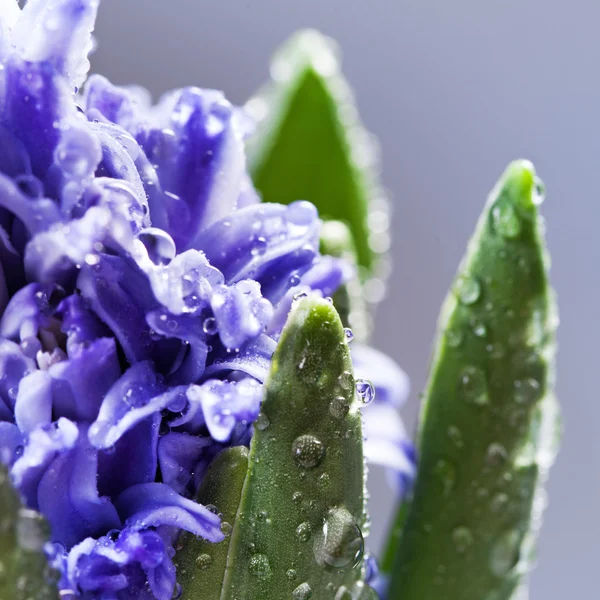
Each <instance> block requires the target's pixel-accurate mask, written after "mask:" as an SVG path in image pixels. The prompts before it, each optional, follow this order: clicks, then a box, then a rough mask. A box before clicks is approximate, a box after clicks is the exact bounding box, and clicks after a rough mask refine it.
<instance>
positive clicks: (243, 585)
mask: <svg viewBox="0 0 600 600" xmlns="http://www.w3.org/2000/svg"><path fill="white" fill-rule="evenodd" d="M300 363H302V368H301V369H300V368H298V365H299V364H300ZM324 366H326V368H324ZM332 402H335V408H334V409H332V407H331V404H332ZM359 407H360V403H359V402H358V400H357V399H356V398H355V388H354V377H353V375H352V362H351V359H350V352H349V348H348V344H347V343H346V341H345V333H344V328H343V325H342V323H341V321H340V318H339V316H338V314H337V312H336V311H335V309H334V307H333V306H332V305H331V304H330V303H329V302H327V301H326V300H322V299H319V298H316V297H314V296H311V297H307V298H303V299H301V300H299V301H298V302H297V303H295V305H294V306H293V308H292V313H291V315H290V317H289V320H288V323H287V324H286V326H285V328H284V330H283V333H282V336H281V339H280V341H279V344H278V346H277V350H276V352H275V355H274V356H273V363H272V368H271V373H270V376H269V379H268V381H267V383H266V396H265V399H264V402H263V406H262V411H261V414H262V415H263V420H264V422H265V423H268V425H267V426H266V427H261V428H256V429H255V431H254V436H253V439H252V443H251V446H250V453H249V464H248V468H247V474H246V477H245V481H244V484H243V490H242V493H241V500H240V502H239V506H237V507H236V509H235V512H236V516H235V520H234V521H232V523H233V530H232V533H231V537H230V541H229V544H228V545H223V546H222V547H223V548H226V552H227V558H226V565H227V566H226V568H224V567H223V565H224V562H223V557H221V558H219V559H217V555H216V552H215V549H218V548H219V546H220V544H217V545H216V546H211V545H210V544H206V543H204V542H197V543H195V542H194V544H195V546H194V549H193V551H192V550H190V551H189V552H188V550H187V549H184V550H183V552H184V553H185V554H186V555H187V554H189V560H188V563H187V564H188V565H189V566H188V567H187V569H186V570H187V574H186V575H185V576H184V577H185V578H186V579H185V581H182V583H184V598H185V597H190V598H193V597H195V596H194V595H193V593H194V591H195V593H196V594H197V595H198V594H200V591H201V592H202V597H203V598H204V597H205V596H206V598H207V600H210V598H213V597H214V598H215V599H217V598H218V599H219V600H233V599H237V598H244V600H281V599H282V598H291V599H292V598H298V599H302V598H305V599H309V598H312V599H313V600H314V599H315V598H319V599H320V598H324V599H326V598H331V599H333V596H334V592H335V590H337V589H338V588H340V587H341V586H346V587H347V588H348V589H355V586H357V585H359V586H360V590H361V594H363V595H362V596H360V595H359V594H357V597H364V598H368V597H369V596H368V587H366V586H365V585H364V583H363V582H362V580H363V578H364V570H365V569H364V567H363V566H362V558H363V552H364V542H363V537H362V533H361V529H362V528H363V527H364V525H365V521H366V516H365V498H364V468H363V453H362V431H361V421H360V413H359ZM223 481H224V483H223V485H224V488H223V490H225V489H226V487H227V477H225V478H224V480H223ZM236 481H237V479H236ZM223 493H224V494H225V491H223ZM228 494H229V492H227V494H225V495H224V496H223V498H221V499H220V501H219V499H218V498H217V499H216V501H215V502H214V503H215V504H216V506H217V507H218V509H219V510H221V511H223V512H224V513H225V517H227V516H228V515H227V510H229V509H228V508H227V507H225V508H223V506H225V504H224V503H225V502H227V501H228V497H227V495H228ZM210 499H212V496H210V497H203V498H202V500H203V501H204V502H206V501H208V500H210ZM221 504H223V506H222V505H221ZM231 506H232V505H231ZM221 544H225V543H224V542H221ZM200 546H201V547H200ZM203 553H209V554H211V555H212V556H213V560H212V563H211V565H210V566H209V567H208V568H206V569H204V570H200V569H199V568H196V569H193V564H192V563H193V561H194V560H196V559H195V557H196V556H198V555H199V554H203ZM180 555H181V553H180ZM216 562H218V563H219V565H221V566H220V567H219V572H220V573H221V574H223V579H222V583H221V582H218V581H214V582H212V581H211V582H210V585H212V586H213V588H214V589H218V593H217V594H214V595H213V596H209V595H208V592H207V591H206V590H207V586H208V584H205V583H203V581H204V579H205V577H206V574H208V573H210V572H211V570H212V569H213V568H214V567H213V566H216V565H215V563H216ZM180 566H181V563H180ZM190 566H192V569H191V572H190ZM186 585H187V586H188V590H189V592H188V593H189V594H192V595H189V596H186V595H185V594H186ZM215 586H216V587H215ZM213 588H211V589H213ZM356 589H358V588H356ZM211 593H212V592H211Z"/></svg>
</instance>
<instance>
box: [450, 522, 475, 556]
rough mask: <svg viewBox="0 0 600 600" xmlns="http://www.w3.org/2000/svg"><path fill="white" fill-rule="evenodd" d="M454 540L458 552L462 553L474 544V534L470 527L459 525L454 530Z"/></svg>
mask: <svg viewBox="0 0 600 600" xmlns="http://www.w3.org/2000/svg"><path fill="white" fill-rule="evenodd" d="M452 541H453V542H454V544H455V545H456V550H457V552H460V553H461V554H462V553H464V552H466V551H467V549H468V548H469V547H470V546H471V545H472V544H473V534H472V533H471V530H470V529H469V528H468V527H457V528H456V529H455V530H454V531H453V532H452Z"/></svg>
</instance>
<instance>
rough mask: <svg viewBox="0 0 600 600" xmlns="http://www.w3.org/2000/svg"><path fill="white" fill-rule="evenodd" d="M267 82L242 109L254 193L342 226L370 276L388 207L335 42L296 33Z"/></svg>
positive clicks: (312, 33) (382, 244) (383, 246)
mask: <svg viewBox="0 0 600 600" xmlns="http://www.w3.org/2000/svg"><path fill="white" fill-rule="evenodd" d="M271 75H272V78H273V79H272V81H271V83H270V84H269V85H267V86H266V87H265V88H264V89H263V90H262V91H261V92H260V93H259V94H258V95H257V96H256V97H254V98H252V99H251V100H250V101H249V102H248V103H247V106H246V108H247V109H248V111H249V112H250V114H251V115H252V116H253V117H254V118H255V119H256V120H257V121H258V128H257V131H256V133H255V135H254V136H253V137H252V138H251V140H250V141H249V144H248V156H249V168H250V172H251V174H252V177H253V180H254V184H255V186H256V188H257V189H258V190H259V191H260V192H261V194H262V196H263V199H264V200H265V201H267V202H279V203H283V204H288V203H290V202H293V201H294V200H310V201H311V202H313V203H314V204H315V205H316V207H317V208H318V209H319V213H320V214H321V216H322V217H323V218H325V219H337V220H340V221H344V222H345V223H346V224H347V225H348V226H349V228H350V230H351V232H352V237H353V239H354V244H355V246H356V251H357V256H358V263H359V265H361V266H362V267H364V269H365V270H366V272H367V273H372V272H373V269H374V267H375V265H376V262H377V254H378V253H379V252H381V251H384V250H385V249H386V245H387V242H386V240H387V239H388V234H387V222H388V221H387V211H388V203H387V200H386V199H385V196H384V194H383V192H382V191H381V189H380V187H379V183H378V177H377V166H376V160H375V156H376V152H375V151H374V148H373V145H374V144H373V141H372V140H371V139H370V138H369V136H368V134H367V133H366V132H365V131H364V130H363V128H362V126H361V125H360V123H359V122H358V118H357V116H356V115H357V111H356V107H355V104H354V101H353V99H352V94H351V92H350V90H349V88H348V85H347V83H346V81H345V80H344V79H343V77H342V75H341V73H340V64H339V59H338V55H337V52H336V48H335V46H334V44H333V42H332V41H331V40H329V39H328V38H326V37H324V36H323V35H321V34H320V33H318V32H316V31H312V30H307V31H301V32H298V33H296V34H295V35H294V36H292V38H291V39H290V40H288V41H287V43H285V44H284V46H283V47H282V48H281V49H280V50H279V51H278V52H277V54H276V55H275V57H274V60H273V63H272V66H271ZM369 212H375V213H376V214H375V217H374V218H373V219H372V222H371V225H373V222H374V226H370V225H369V220H368V219H369Z"/></svg>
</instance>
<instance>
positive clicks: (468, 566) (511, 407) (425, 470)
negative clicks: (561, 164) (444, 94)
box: [384, 161, 559, 600]
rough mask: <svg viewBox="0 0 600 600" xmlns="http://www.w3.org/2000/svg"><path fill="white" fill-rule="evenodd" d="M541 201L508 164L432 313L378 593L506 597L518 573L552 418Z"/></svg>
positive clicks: (529, 538)
mask: <svg viewBox="0 0 600 600" xmlns="http://www.w3.org/2000/svg"><path fill="white" fill-rule="evenodd" d="M542 198H543V190H542V185H541V182H540V181H539V180H538V179H537V177H536V175H535V171H534V169H533V166H532V165H531V164H530V163H529V162H527V161H517V162H514V163H512V164H511V165H510V166H509V167H508V169H507V170H506V172H505V173H504V175H503V177H502V178H501V180H500V182H499V183H498V185H497V186H496V188H495V189H494V190H493V191H492V193H491V195H490V197H489V199H488V203H487V205H486V208H485V210H484V212H483V215H482V217H481V219H480V221H479V224H478V225H477V229H476V231H475V234H474V236H473V238H472V239H471V241H470V243H469V247H468V250H467V254H466V256H465V258H464V259H463V261H462V263H461V266H460V268H459V272H458V276H457V278H456V281H455V283H454V287H453V289H452V291H451V292H450V294H449V296H448V297H447V299H446V301H445V303H444V306H443V308H442V313H441V316H440V321H439V338H438V340H437V344H436V349H435V352H434V356H433V362H432V367H431V373H430V378H429V382H428V385H427V389H426V392H425V397H424V402H423V408H422V413H421V423H420V431H419V440H418V447H419V469H418V475H417V481H416V484H415V489H414V493H413V497H412V502H411V503H410V505H408V506H404V507H403V508H402V509H401V511H400V514H399V516H398V520H397V523H396V528H395V531H394V533H393V535H392V540H391V543H390V548H389V552H388V556H387V557H386V561H385V564H384V568H385V570H386V571H388V572H389V573H390V575H391V588H390V594H389V600H423V599H424V598H432V599H433V598H438V597H443V598H445V599H446V600H507V599H509V598H513V597H514V594H515V591H516V590H517V589H519V588H520V586H522V585H523V576H524V575H525V574H526V573H527V572H528V570H529V569H530V568H531V563H532V558H531V557H532V552H533V547H534V541H535V536H536V533H537V530H538V528H539V525H540V519H541V511H542V509H543V506H544V492H543V489H542V486H543V484H544V481H545V479H546V477H547V473H548V469H549V467H550V465H551V463H552V462H553V459H554V455H555V452H556V447H557V437H558V435H557V432H558V422H559V417H558V408H557V403H556V400H555V398H554V396H553V385H554V359H555V329H556V325H557V322H558V320H557V313H556V308H555V302H554V296H553V293H552V291H551V289H550V288H549V284H548V275H547V269H548V258H547V255H546V250H545V245H544V240H543V224H542V222H541V218H540V217H539V215H538V204H539V203H540V202H541V200H542ZM440 594H441V595H440Z"/></svg>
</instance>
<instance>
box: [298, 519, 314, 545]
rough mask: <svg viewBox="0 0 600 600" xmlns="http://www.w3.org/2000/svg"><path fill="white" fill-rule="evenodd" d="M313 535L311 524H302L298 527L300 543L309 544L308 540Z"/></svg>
mask: <svg viewBox="0 0 600 600" xmlns="http://www.w3.org/2000/svg"><path fill="white" fill-rule="evenodd" d="M311 535H312V528H311V526H310V523H307V522H304V523H300V525H298V527H296V537H297V538H298V540H299V541H300V542H308V540H310V536H311Z"/></svg>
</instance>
